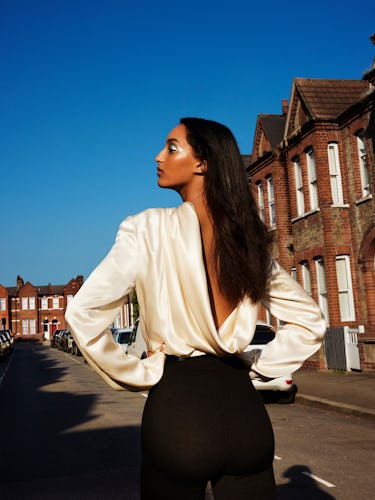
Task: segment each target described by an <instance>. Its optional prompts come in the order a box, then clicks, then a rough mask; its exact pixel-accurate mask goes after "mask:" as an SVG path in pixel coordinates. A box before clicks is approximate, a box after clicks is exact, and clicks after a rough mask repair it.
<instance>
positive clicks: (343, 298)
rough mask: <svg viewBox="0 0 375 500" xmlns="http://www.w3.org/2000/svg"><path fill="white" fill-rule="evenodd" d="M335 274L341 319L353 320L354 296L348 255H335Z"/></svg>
mask: <svg viewBox="0 0 375 500" xmlns="http://www.w3.org/2000/svg"><path fill="white" fill-rule="evenodd" d="M336 275H337V288H338V293H339V306H340V317H341V321H354V320H355V314H354V298H353V288H352V278H351V272H350V260H349V255H338V256H337V257H336Z"/></svg>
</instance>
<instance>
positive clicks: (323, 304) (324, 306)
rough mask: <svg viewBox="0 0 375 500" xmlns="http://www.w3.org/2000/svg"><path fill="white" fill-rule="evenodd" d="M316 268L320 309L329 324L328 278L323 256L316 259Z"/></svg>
mask: <svg viewBox="0 0 375 500" xmlns="http://www.w3.org/2000/svg"><path fill="white" fill-rule="evenodd" d="M315 269H316V281H317V286H318V298H319V306H320V309H321V310H322V313H323V316H324V319H325V320H326V322H327V325H329V309H328V292H327V280H326V271H325V268H324V260H323V258H321V257H320V258H318V259H315Z"/></svg>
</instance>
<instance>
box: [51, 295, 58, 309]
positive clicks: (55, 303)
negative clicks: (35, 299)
mask: <svg viewBox="0 0 375 500" xmlns="http://www.w3.org/2000/svg"><path fill="white" fill-rule="evenodd" d="M59 306H60V301H59V297H52V309H59Z"/></svg>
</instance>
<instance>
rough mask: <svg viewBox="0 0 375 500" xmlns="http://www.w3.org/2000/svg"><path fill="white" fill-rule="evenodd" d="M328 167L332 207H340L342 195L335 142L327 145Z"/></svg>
mask: <svg viewBox="0 0 375 500" xmlns="http://www.w3.org/2000/svg"><path fill="white" fill-rule="evenodd" d="M328 165H329V176H330V180H331V194H332V203H333V205H342V204H343V203H344V199H343V195H342V184H341V172H340V162H339V150H338V145H337V144H336V143H335V142H331V143H330V144H328Z"/></svg>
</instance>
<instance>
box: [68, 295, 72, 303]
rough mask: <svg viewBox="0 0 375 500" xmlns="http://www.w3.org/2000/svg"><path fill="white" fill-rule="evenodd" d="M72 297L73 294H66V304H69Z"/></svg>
mask: <svg viewBox="0 0 375 500" xmlns="http://www.w3.org/2000/svg"><path fill="white" fill-rule="evenodd" d="M72 298H73V295H67V296H66V302H67V304H69V302H70V301H71V300H72Z"/></svg>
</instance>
